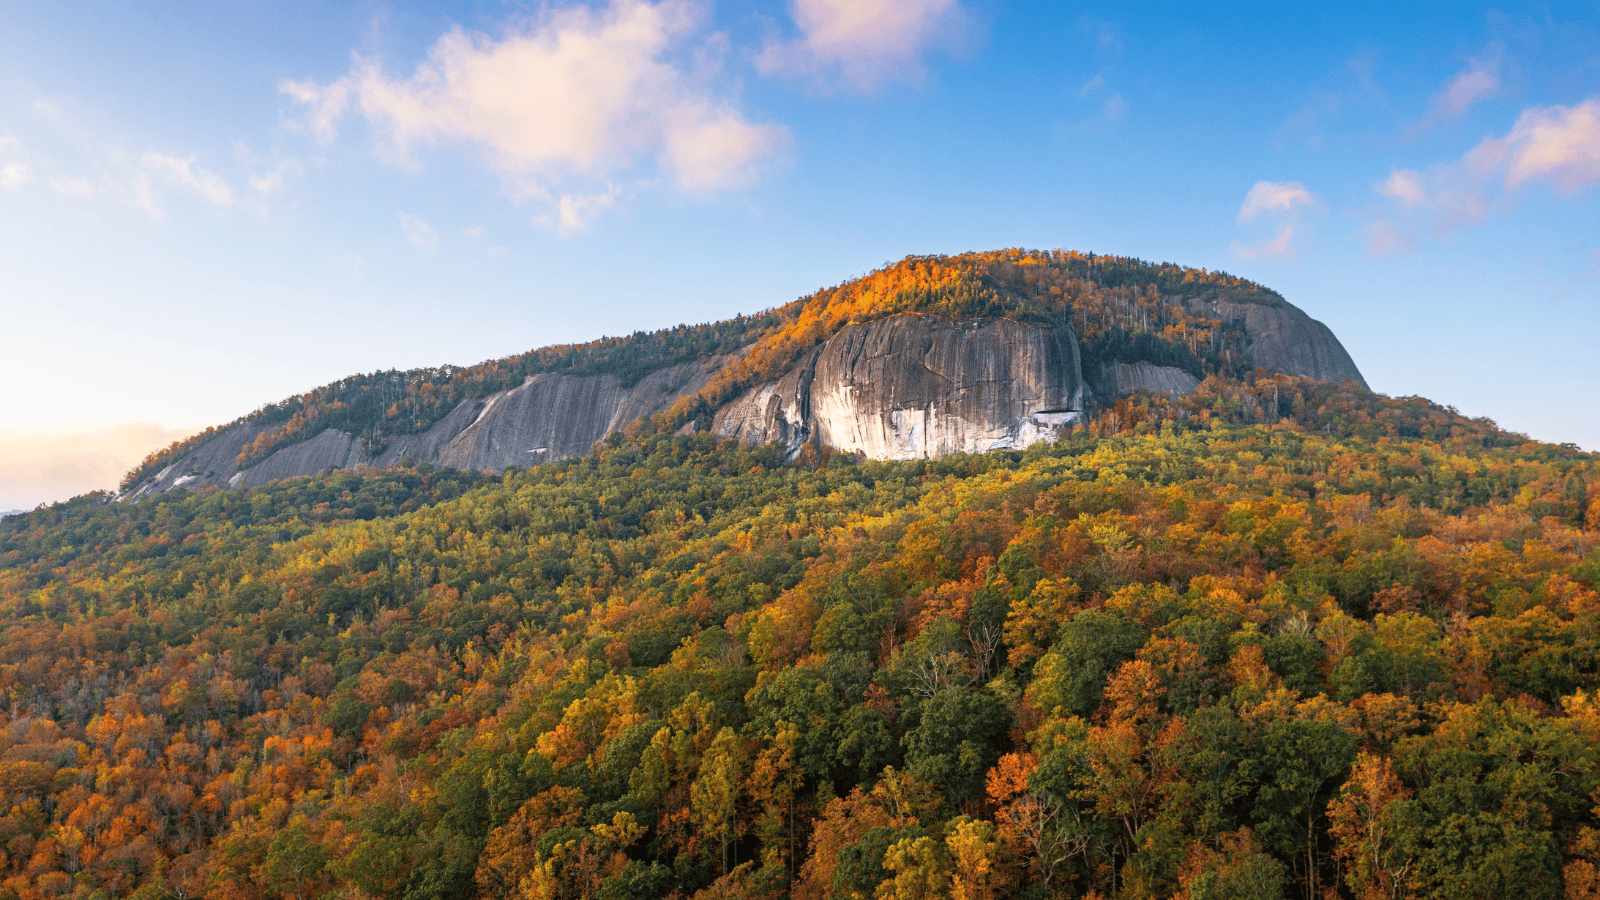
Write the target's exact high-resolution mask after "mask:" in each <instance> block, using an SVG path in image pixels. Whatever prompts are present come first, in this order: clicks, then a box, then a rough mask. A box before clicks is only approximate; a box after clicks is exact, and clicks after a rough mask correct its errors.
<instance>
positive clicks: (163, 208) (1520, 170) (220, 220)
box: [0, 0, 1600, 510]
mask: <svg viewBox="0 0 1600 900" xmlns="http://www.w3.org/2000/svg"><path fill="white" fill-rule="evenodd" d="M869 7H870V8H869ZM849 8H850V6H849V5H841V4H838V3H835V2H833V0H793V2H785V3H776V2H769V3H762V4H759V5H757V6H756V7H755V8H754V9H753V10H752V9H747V8H746V7H743V6H740V7H738V8H734V7H733V6H731V5H728V4H714V3H711V2H686V0H664V2H660V3H651V2H645V0H612V2H596V3H587V4H584V3H571V2H565V3H553V4H549V5H542V6H540V7H539V8H537V9H536V10H534V11H527V10H517V9H515V8H508V7H506V6H505V5H503V4H498V3H477V2H458V3H452V4H447V5H444V6H427V7H424V6H421V5H406V4H390V3H378V2H368V3H363V4H360V5H356V6H352V7H348V8H340V9H337V10H328V9H324V8H321V7H318V6H315V5H312V4H300V3H291V4H289V5H287V6H276V7H273V8H270V9H268V8H240V9H228V10H211V9H207V8H203V7H178V8H170V9H163V10H155V11H148V10H137V11H136V10H130V9H126V8H122V7H119V6H116V5H114V4H109V3H103V2H89V3H84V4H81V12H83V13H84V14H83V15H73V16H59V15H55V14H54V11H53V10H45V9H43V8H39V9H16V10H12V11H9V12H8V13H6V14H5V17H6V19H8V20H9V23H8V24H10V25H11V27H9V28H7V29H5V30H3V32H0V50H3V51H4V52H3V53H0V60H3V61H0V84H4V85H5V86H6V87H7V90H6V91H5V92H4V93H5V94H6V95H7V99H3V100H0V235H3V236H4V239H3V240H0V269H3V271H4V272H5V274H3V275H0V296H5V297H6V298H7V300H6V301H5V303H6V315H7V319H8V321H9V323H10V326H11V329H12V344H13V347H14V348H15V350H14V354H13V359H12V361H13V365H14V367H15V370H16V371H17V372H19V373H20V378H19V386H18V388H17V389H15V390H13V391H9V392H7V395H6V397H5V398H4V399H3V400H0V510H7V509H12V508H15V509H19V510H26V509H31V508H33V507H34V506H35V505H36V504H37V503H38V502H51V501H57V500H64V499H67V498H68V497H70V496H73V495H76V494H81V493H83V492H85V491H87V490H93V489H95V488H96V487H100V488H114V487H115V484H116V481H117V480H118V479H119V478H120V477H121V474H122V472H126V471H127V470H128V469H131V468H132V467H133V466H134V465H136V464H137V463H138V461H139V460H140V459H142V458H143V457H144V455H145V454H147V453H149V452H153V451H155V450H157V449H160V448H161V447H164V446H166V445H167V444H169V443H171V442H172V440H176V439H177V437H175V436H176V435H179V434H180V433H182V432H189V433H193V432H197V431H200V430H203V429H204V428H206V427H208V426H211V425H220V424H223V423H225V422H229V421H233V420H234V419H237V418H239V417H241V416H243V415H247V414H248V413H249V412H250V411H252V410H255V409H257V408H259V407H261V406H264V405H268V404H271V403H275V402H278V401H281V400H283V399H285V398H288V397H292V396H294V395H296V394H299V393H302V392H304V391H307V390H310V389H312V388H314V387H316V386H318V385H322V384H326V383H329V382H332V381H336V380H338V379H340V378H344V377H348V376H350V375H354V374H360V373H366V372H372V371H388V370H391V369H399V370H406V369H414V368H423V367H437V366H441V365H447V364H448V365H461V366H470V365H474V364H476V363H477V362H480V361H488V360H493V359H501V358H505V357H507V356H511V355H515V354H517V353H522V352H527V351H528V350H532V349H536V348H538V347H542V346H550V345H555V344H564V343H584V342H588V341H590V340H597V339H599V338H600V337H602V336H626V335H628V334H632V333H634V332H636V331H654V330H659V329H662V328H671V327H674V326H676V325H677V324H679V323H683V324H689V323H710V322H716V321H722V320H725V319H729V318H732V317H733V316H734V315H737V314H743V315H753V314H757V313H759V312H762V311H764V310H767V309H772V308H776V307H778V306H782V305H784V304H786V303H790V302H793V301H794V300H795V299H798V298H800V297H804V296H806V295H807V294H809V293H810V292H812V291H814V290H816V289H817V287H818V286H821V285H836V284H839V283H843V282H845V281H848V280H850V279H851V278H854V277H858V276H860V275H861V274H863V273H865V272H868V271H871V270H872V269H873V268H875V267H877V266H879V265H881V264H882V263H883V261H885V260H888V261H894V260H898V259H901V258H903V257H905V256H907V255H922V254H952V253H960V252H966V251H977V250H986V249H998V248H1002V247H1033V248H1038V249H1053V248H1061V249H1067V250H1077V251H1080V252H1086V253H1095V254H1102V255H1118V256H1129V257H1136V258H1139V259H1144V260H1155V261H1162V262H1173V263H1176V264H1178V265H1182V266H1187V267H1191V268H1196V269H1199V268H1206V269H1210V270H1221V271H1225V272H1228V273H1230V274H1233V275H1237V276H1239V277H1242V278H1247V279H1249V280H1251V281H1255V282H1257V283H1260V284H1262V285H1263V286H1265V287H1267V288H1269V289H1271V290H1273V291H1276V292H1278V293H1280V294H1281V295H1282V296H1283V297H1284V298H1285V299H1286V300H1288V301H1289V302H1290V303H1291V304H1294V305H1295V306H1297V307H1299V308H1300V309H1302V310H1304V311H1305V312H1306V313H1307V314H1308V315H1310V316H1311V317H1312V318H1314V319H1316V320H1318V321H1321V322H1323V323H1325V324H1327V325H1328V327H1329V328H1330V329H1331V330H1332V331H1333V332H1334V334H1335V335H1336V336H1337V337H1338V339H1339V340H1340V342H1341V343H1342V344H1343V345H1344V346H1345V347H1346V349H1347V350H1349V352H1350V355H1351V356H1352V358H1353V359H1354V360H1355V363H1356V365H1357V366H1358V367H1359V368H1360V369H1361V371H1362V373H1363V374H1364V375H1365V376H1366V378H1367V380H1368V382H1369V384H1371V385H1372V387H1373V389H1374V390H1376V391H1378V392H1380V393H1385V394H1389V395H1391V396H1422V397H1426V398H1428V399H1430V400H1432V401H1433V402H1436V403H1438V404H1440V405H1442V406H1448V407H1453V408H1457V409H1459V410H1460V411H1461V412H1462V413H1463V414H1464V415H1468V416H1472V417H1486V418H1489V419H1492V420H1494V421H1495V422H1496V423H1497V424H1498V425H1499V426H1500V427H1501V428H1503V429H1506V430H1508V431H1512V432H1515V433H1521V434H1527V435H1529V436H1531V437H1532V438H1534V439H1537V440H1541V441H1545V442H1548V443H1554V444H1564V443H1570V444H1574V445H1576V446H1579V447H1581V448H1583V449H1585V450H1587V451H1591V452H1593V451H1597V450H1600V399H1597V398H1596V397H1595V396H1593V393H1594V392H1593V391H1592V388H1593V386H1595V385H1596V384H1600V354H1595V353H1594V352H1593V350H1592V346H1591V344H1592V338H1591V337H1587V336H1588V335H1593V334H1595V333H1600V304H1597V303H1596V301H1597V300H1600V228H1597V227H1596V226H1597V225H1600V223H1597V222H1596V205H1595V202H1594V201H1595V196H1596V187H1595V184H1596V182H1597V181H1600V150H1597V149H1596V148H1597V147H1600V56H1597V55H1596V54H1595V53H1594V52H1593V49H1592V48H1593V47H1595V46H1600V15H1597V14H1596V12H1595V11H1594V10H1593V9H1585V8H1583V7H1581V6H1577V5H1572V6H1556V7H1550V6H1533V5H1529V4H1518V5H1515V6H1513V7H1509V8H1492V7H1488V6H1481V7H1474V8H1472V9H1471V10H1470V11H1466V12H1462V13H1461V14H1459V15H1455V16H1450V17H1443V16H1438V15H1429V14H1424V13H1410V12H1395V11H1392V10H1388V9H1386V8H1384V7H1378V6H1373V7H1370V8H1359V9H1353V10H1344V11H1341V12H1340V13H1338V14H1334V13H1323V12H1318V11H1312V12H1302V11H1299V10H1279V11H1273V12H1270V13H1263V14H1257V13H1255V12H1251V11H1245V10H1243V9H1229V10H1224V11H1220V12H1218V11H1212V12H1210V13H1208V14H1198V13H1195V12H1193V11H1190V10H1186V9H1183V8H1174V7H1167V6H1164V5H1159V4H1153V5H1151V4H1147V5H1143V6H1140V7H1138V8H1134V9H1131V10H1125V9H1119V10H1115V11H1113V10H1111V9H1109V8H1104V7H1101V8H1096V7H1088V6H1085V7H1073V8H1070V9H1062V8H1054V7H1052V8H1051V9H1049V10H1048V11H1047V12H1046V13H1043V14H1040V13H1039V11H1038V10H1037V9H1035V8H1033V7H1028V6H1024V5H1021V4H1013V3H1004V2H999V0H994V2H970V0H969V2H956V0H879V2H877V3H874V4H868V5H867V6H860V5H857V8H858V10H866V12H867V13H870V14H866V15H859V16H856V17H854V18H852V17H851V16H849V15H846V14H845V11H846V10H847V9H849ZM1219 48H1229V52H1226V53H1218V52H1217V51H1218V49H1219ZM530 73H531V74H530ZM586 79H587V80H586ZM530 85H531V86H533V87H530ZM574 98H582V100H583V101H584V102H572V101H573V99H574ZM619 325H620V326H621V330H620V332H619V331H618V328H619ZM152 441H159V443H151V442H152ZM139 448H142V450H141V449H139ZM135 453H137V455H136V456H133V457H132V458H128V457H129V456H130V455H131V454H135ZM118 460H126V464H122V463H120V462H118ZM118 465H120V466H121V471H119V472H117V473H116V474H115V476H113V477H111V480H110V483H105V479H106V478H107V477H108V476H107V474H106V473H107V472H109V471H111V470H112V469H115V468H116V467H117V466H118Z"/></svg>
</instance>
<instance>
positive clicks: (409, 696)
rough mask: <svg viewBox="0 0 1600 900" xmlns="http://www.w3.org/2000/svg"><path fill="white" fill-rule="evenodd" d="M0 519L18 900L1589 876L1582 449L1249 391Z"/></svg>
mask: <svg viewBox="0 0 1600 900" xmlns="http://www.w3.org/2000/svg"><path fill="white" fill-rule="evenodd" d="M104 499H105V498H104V497H103V496H89V497H84V498H80V499H78V500H75V501H72V502H70V503H65V504H58V505H56V506H53V507H49V508H43V509H40V510H38V511H35V512H33V513H30V514H27V515H24V516H18V517H12V518H7V519H5V520H3V524H0V629H3V639H0V891H3V892H4V894H5V896H7V897H13V898H17V900H36V898H50V897H120V896H129V895H134V896H139V897H146V898H158V897H160V898H171V897H209V898H218V900H267V898H274V900H277V898H285V900H287V898H293V900H309V898H314V897H341V898H364V897H373V898H376V897H397V898H407V900H444V898H473V897H525V898H530V900H532V898H540V900H557V898H560V900H578V898H583V900H590V898H617V900H620V898H655V897H680V898H691V897H697V898H705V900H711V898H731V897H748V898H757V897H760V898H781V897H793V898H804V900H821V898H824V897H840V898H872V900H891V898H923V897H941V898H942V897H950V898H961V900H978V898H999V897H1037V898H1048V897H1102V898H1110V897H1128V898H1134V897H1140V898H1146V897H1147V898H1167V897H1185V898H1232V897H1237V898H1245V897H1251V898H1254V897H1285V898H1295V897H1305V898H1308V900H1310V898H1315V897H1319V896H1325V897H1330V898H1332V897H1351V898H1363V900H1365V898H1379V897H1384V898H1391V897H1427V898H1462V897H1492V896H1523V897H1546V898H1557V897H1570V898H1592V897H1600V817H1597V809H1596V807H1597V806H1600V694H1597V693H1596V691H1597V689H1600V666H1597V660H1600V592H1597V587H1600V466H1597V465H1596V463H1595V460H1594V459H1593V457H1591V456H1589V455H1587V454H1583V453H1580V452H1578V451H1576V450H1573V449H1571V448H1566V447H1555V446H1550V445H1545V444H1539V443H1535V442H1531V441H1528V440H1527V439H1526V438H1523V437H1521V436H1518V435H1513V434H1508V433H1506V432H1503V431H1499V430H1498V429H1496V428H1495V427H1494V426H1493V425H1492V424H1491V423H1488V422H1486V421H1484V420H1470V419H1466V418H1464V417H1462V416H1460V415H1458V414H1456V413H1455V412H1454V411H1453V410H1449V409H1445V408H1440V407H1437V406H1434V405H1433V404H1430V403H1428V402H1426V401H1422V400H1419V399H1398V400H1396V399H1388V398H1383V397H1380V396H1378V395H1374V394H1371V393H1368V392H1366V391H1365V390H1363V389H1360V388H1359V387H1356V386H1354V385H1352V384H1350V383H1348V382H1347V383H1346V384H1345V385H1344V386H1342V387H1341V386H1334V385H1329V384H1324V383H1321V382H1315V381H1310V380H1307V379H1300V378H1291V377H1289V376H1276V375H1270V374H1267V373H1263V372H1259V371H1258V372H1256V373H1254V374H1253V375H1249V376H1246V377H1244V378H1242V379H1237V378H1228V377H1226V376H1225V375H1223V374H1213V375H1212V376H1210V377H1209V378H1208V379H1207V380H1206V381H1205V382H1204V384H1203V385H1202V387H1201V389H1200V390H1198V391H1196V392H1195V393H1193V394H1191V395H1189V396H1187V397H1185V398H1182V399H1179V400H1169V399H1165V398H1159V397H1150V396H1147V395H1138V396H1134V397H1130V398H1126V399H1124V400H1122V401H1119V402H1118V403H1117V405H1116V406H1115V407H1114V408H1112V409H1107V410H1105V411H1104V412H1103V413H1101V415H1100V416H1099V417H1098V418H1097V419H1096V420H1095V421H1094V422H1093V423H1092V424H1091V425H1090V426H1089V427H1087V428H1079V429H1077V430H1076V431H1075V432H1074V433H1073V434H1072V436H1071V437H1070V438H1066V439H1063V440H1061V441H1059V442H1057V443H1055V444H1053V445H1051V444H1039V445H1035V446H1033V447H1031V448H1029V449H1028V450H1026V451H1019V452H997V453H991V454H987V455H980V456H965V455H956V456H951V457H946V458H943V459H939V460H930V461H921V462H899V463H887V462H884V463H880V462H868V461H864V460H861V459H858V458H856V457H854V456H850V455H846V454H829V453H828V452H826V451H825V450H824V451H815V450H811V449H808V450H806V451H805V452H804V453H802V455H801V457H800V458H799V459H797V460H794V461H792V462H790V461H786V460H785V459H784V458H783V457H782V455H781V453H780V452H779V451H778V450H777V449H776V448H771V447H768V448H750V447H744V446H738V445H734V444H731V443H722V444H719V443H718V442H716V441H715V440H713V439H712V438H711V437H709V436H708V435H705V434H700V435H696V436H688V437H686V436H668V435H665V434H654V435H641V436H634V437H625V436H623V435H614V436H613V437H612V438H610V439H608V440H607V442H606V445H605V446H603V447H601V448H599V452H598V455H596V456H594V457H592V458H587V459H581V460H569V461H566V462H562V463H557V464H551V465H547V466H541V467H537V468H534V469H530V470H524V471H515V470H513V471H509V472H506V473H503V474H500V475H487V474H474V473H462V472H455V471H449V470H442V469H431V468H429V467H426V466H402V467H399V468H395V469H391V470H386V471H362V472H336V473H328V474H325V475H323V476H321V477H316V478H300V479H294V480H290V481H286V482H282V483H280V484H277V485H275V486H272V487H268V488H261V489H255V490H251V491H230V490H215V489H212V488H206V489H204V490H202V491H200V492H185V491H181V490H180V491H175V492H172V493H168V494H163V495H159V496H157V497H154V498H149V499H145V500H141V501H138V502H134V503H126V502H119V503H110V504H106V503H104V502H103V501H104Z"/></svg>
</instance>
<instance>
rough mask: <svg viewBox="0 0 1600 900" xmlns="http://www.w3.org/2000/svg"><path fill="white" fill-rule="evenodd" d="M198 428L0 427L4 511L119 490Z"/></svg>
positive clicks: (0, 497)
mask: <svg viewBox="0 0 1600 900" xmlns="http://www.w3.org/2000/svg"><path fill="white" fill-rule="evenodd" d="M196 430H198V429H192V428H168V427H166V426H164V425H157V424H155V423H153V422H119V423H115V424H110V425H85V426H81V427H78V428H61V429H58V430H49V431H46V430H40V429H13V428H3V429H0V509H3V510H29V509H32V508H34V507H35V506H37V505H39V504H40V503H44V502H54V501H57V500H65V499H66V498H68V497H76V496H78V495H79V494H86V493H88V492H90V491H96V490H115V489H116V486H117V482H118V481H120V480H121V479H122V476H123V475H126V474H127V473H128V470H129V469H132V468H133V467H134V466H135V465H137V464H138V463H139V461H140V460H142V459H144V458H145V456H147V455H149V454H150V453H151V452H153V451H155V450H159V449H160V448H162V447H165V446H167V445H168V444H170V443H172V442H173V441H176V440H182V439H183V438H186V437H188V436H189V435H191V434H193V433H194V432H195V431H196Z"/></svg>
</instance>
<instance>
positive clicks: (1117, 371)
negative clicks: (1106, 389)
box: [1107, 362, 1200, 397]
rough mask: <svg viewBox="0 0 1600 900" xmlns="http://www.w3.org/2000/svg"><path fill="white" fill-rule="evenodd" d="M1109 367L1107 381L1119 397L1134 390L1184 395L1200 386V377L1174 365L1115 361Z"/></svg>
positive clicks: (1172, 395) (1174, 395)
mask: <svg viewBox="0 0 1600 900" xmlns="http://www.w3.org/2000/svg"><path fill="white" fill-rule="evenodd" d="M1109 368H1110V371H1109V372H1108V373H1107V375H1108V378H1107V381H1109V382H1110V384H1111V386H1112V387H1111V391H1112V394H1113V395H1114V396H1118V397H1120V396H1122V395H1123V394H1131V393H1133V392H1134V391H1149V392H1150V393H1152V394H1165V395H1167V396H1168V397H1182V396H1184V395H1186V394H1189V393H1192V392H1193V391H1194V389H1195V388H1197V387H1199V386H1200V379H1198V378H1196V377H1194V376H1193V375H1190V374H1189V373H1188V372H1185V371H1184V370H1182V369H1179V368H1175V367H1173V366H1158V365H1155V364H1154V363H1148V362H1136V363H1120V362H1114V363H1112V364H1111V365H1110V367H1109Z"/></svg>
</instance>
